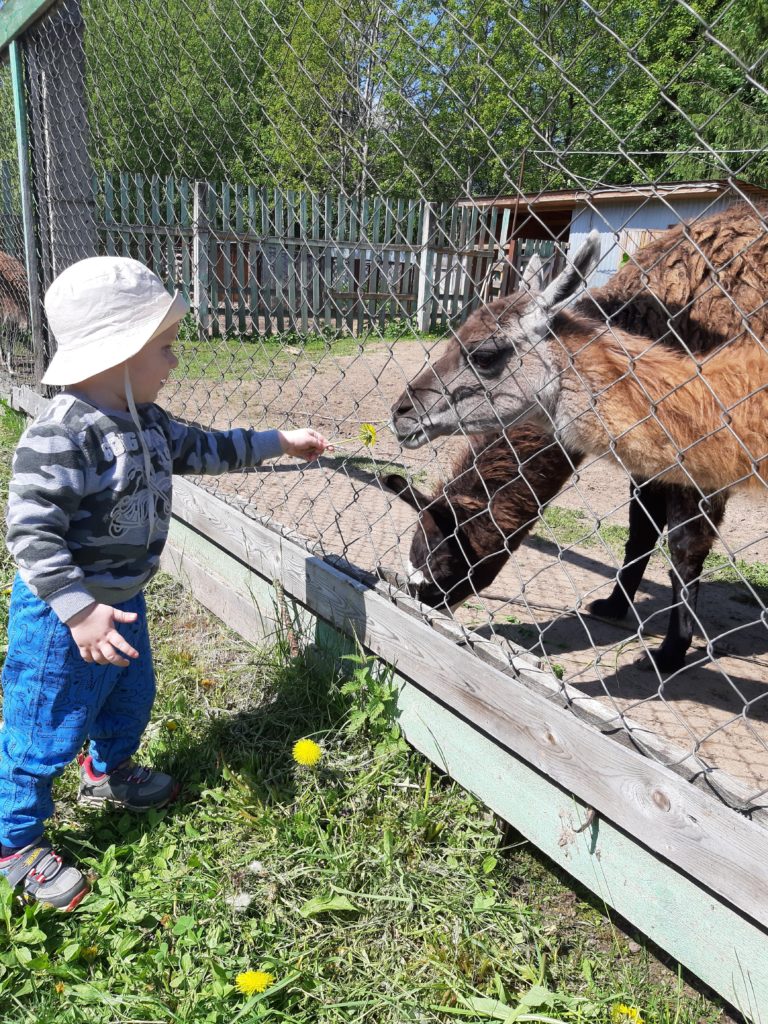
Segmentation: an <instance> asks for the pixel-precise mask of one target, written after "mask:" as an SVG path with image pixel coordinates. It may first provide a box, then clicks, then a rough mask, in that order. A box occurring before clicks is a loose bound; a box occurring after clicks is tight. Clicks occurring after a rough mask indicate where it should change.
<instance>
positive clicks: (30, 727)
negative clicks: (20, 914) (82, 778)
mask: <svg viewBox="0 0 768 1024" xmlns="http://www.w3.org/2000/svg"><path fill="white" fill-rule="evenodd" d="M115 607H117V608H121V609H123V611H127V612H138V618H137V620H136V622H131V623H119V624H117V629H118V632H120V633H121V634H122V635H123V636H124V637H125V639H126V640H127V641H128V642H129V643H130V644H131V645H132V646H133V647H135V648H136V650H137V651H138V652H139V657H138V658H137V659H136V660H133V661H131V663H130V664H129V665H128V666H127V667H126V668H120V667H118V666H116V665H92V664H88V663H87V662H85V661H83V659H82V658H81V657H80V653H79V651H78V649H77V646H76V645H75V642H74V640H73V639H72V634H71V633H70V631H69V629H68V627H67V626H65V625H64V624H63V623H62V622H61V621H60V620H59V618H58V617H57V616H56V614H55V613H54V612H53V611H51V609H50V608H49V606H48V605H47V604H45V602H44V601H41V600H40V599H39V598H37V597H35V595H34V594H33V593H32V592H31V590H30V589H29V588H28V587H27V586H26V584H25V583H24V582H23V581H22V579H21V577H20V576H18V575H17V576H16V579H15V581H14V584H13V591H12V593H11V607H10V616H9V622H8V654H7V656H6V659H5V665H4V667H3V673H2V684H3V728H2V731H0V842H2V843H3V845H5V846H25V845H26V844H27V843H31V842H33V841H34V840H35V839H37V838H38V836H40V835H41V834H42V831H43V822H44V821H45V819H46V818H49V817H50V816H51V814H53V800H52V798H51V786H52V784H53V780H54V779H55V778H56V777H57V776H59V775H61V773H62V772H63V771H64V769H65V767H66V766H67V765H68V764H69V763H70V761H72V760H74V758H75V757H76V756H77V754H78V752H79V751H80V748H81V747H82V745H83V743H84V742H85V740H86V739H87V738H89V737H90V754H91V756H92V758H93V767H94V768H95V769H96V770H97V771H100V772H103V771H108V770H109V771H111V770H112V769H113V768H116V767H117V766H118V765H119V764H121V763H122V762H123V761H125V759H126V758H128V757H131V755H132V754H134V753H135V752H136V750H137V748H138V746H139V741H140V740H141V735H142V733H143V732H144V729H145V728H146V726H147V723H148V721H149V716H150V712H151V710H152V703H153V701H154V698H155V674H154V670H153V667H152V652H151V650H150V646H149V634H148V632H147V617H146V607H145V604H144V595H143V594H138V595H137V596H136V597H134V598H132V599H131V600H130V601H123V602H121V603H120V604H118V605H116V606H115Z"/></svg>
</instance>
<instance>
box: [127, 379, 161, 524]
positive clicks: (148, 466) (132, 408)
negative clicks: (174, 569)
mask: <svg viewBox="0 0 768 1024" xmlns="http://www.w3.org/2000/svg"><path fill="white" fill-rule="evenodd" d="M125 397H126V400H127V402H128V410H129V412H130V414H131V419H132V420H133V422H134V425H135V427H136V430H137V431H138V435H139V444H140V445H141V454H142V456H143V458H144V476H145V477H146V478H147V515H148V516H149V537H148V538H147V540H148V541H150V540H151V539H152V534H153V533H154V532H155V495H154V490H153V487H152V460H151V459H150V457H149V449H148V448H147V443H146V441H145V440H144V431H143V430H142V427H141V420H140V419H139V414H138V411H137V409H136V403H135V402H134V400H133V388H132V387H131V375H130V373H129V371H128V363H127V362H126V364H125Z"/></svg>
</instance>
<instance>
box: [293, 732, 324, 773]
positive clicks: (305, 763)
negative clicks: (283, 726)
mask: <svg viewBox="0 0 768 1024" xmlns="http://www.w3.org/2000/svg"><path fill="white" fill-rule="evenodd" d="M322 756H323V748H322V747H321V746H320V744H319V743H315V741H314V740H308V739H301V740H296V742H295V743H294V744H293V760H294V761H295V762H296V764H300V765H301V766H302V768H314V767H315V765H316V764H317V763H318V761H319V760H320V758H321V757H322Z"/></svg>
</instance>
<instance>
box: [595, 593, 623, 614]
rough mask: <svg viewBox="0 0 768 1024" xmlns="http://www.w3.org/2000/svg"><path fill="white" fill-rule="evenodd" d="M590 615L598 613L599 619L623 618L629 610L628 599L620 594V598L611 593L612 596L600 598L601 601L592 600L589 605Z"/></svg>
mask: <svg viewBox="0 0 768 1024" xmlns="http://www.w3.org/2000/svg"><path fill="white" fill-rule="evenodd" d="M587 611H588V612H589V614H590V615H596V616H597V617H598V618H599V619H623V618H625V617H626V614H627V612H628V611H629V605H628V604H627V602H626V599H625V598H624V597H622V596H621V595H619V597H618V598H616V597H614V596H613V594H611V596H610V597H604V598H600V600H599V601H592V602H591V603H590V604H588V605H587Z"/></svg>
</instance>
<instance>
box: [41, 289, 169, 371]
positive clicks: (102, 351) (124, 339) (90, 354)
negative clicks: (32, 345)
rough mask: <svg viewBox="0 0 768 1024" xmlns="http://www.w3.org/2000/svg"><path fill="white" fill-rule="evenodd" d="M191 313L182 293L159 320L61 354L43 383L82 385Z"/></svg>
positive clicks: (51, 364) (54, 361) (144, 322)
mask: <svg viewBox="0 0 768 1024" xmlns="http://www.w3.org/2000/svg"><path fill="white" fill-rule="evenodd" d="M188 312H189V304H188V303H187V300H186V299H185V298H184V296H183V295H182V293H181V292H180V291H177V292H176V293H175V294H174V295H173V296H169V297H168V305H167V307H166V308H165V310H164V311H161V312H160V313H159V314H158V315H157V317H155V318H154V319H151V320H144V321H142V322H141V323H140V324H139V325H137V326H136V327H135V328H134V329H133V330H123V331H120V332H119V334H117V333H116V334H115V336H114V337H113V338H111V339H110V343H109V344H104V342H103V341H99V342H94V343H93V344H91V345H83V346H82V347H81V348H78V349H77V350H76V351H74V352H73V351H67V350H66V349H65V350H64V351H58V352H56V354H55V355H54V357H53V359H52V360H51V363H50V365H49V367H48V369H47V370H46V371H45V373H44V374H43V377H42V379H41V382H40V383H41V384H59V385H62V386H63V385H66V384H79V383H80V382H81V381H84V380H88V379H89V378H90V377H93V376H95V375H96V374H97V373H103V371H104V370H110V369H111V368H112V367H113V366H120V365H122V363H124V362H125V361H126V360H127V359H130V358H131V356H135V355H136V353H137V352H140V351H141V350H142V349H143V348H144V346H145V345H146V344H147V342H149V341H151V340H152V338H154V337H155V335H156V334H160V333H161V332H162V331H164V330H165V329H166V328H167V327H170V326H171V324H174V323H178V321H179V320H181V318H182V317H183V316H184V315H185V314H186V313H188Z"/></svg>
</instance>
